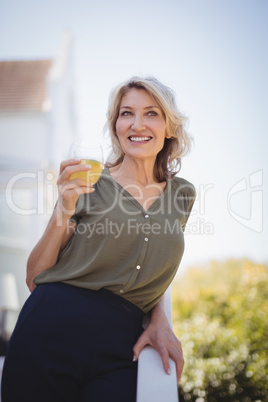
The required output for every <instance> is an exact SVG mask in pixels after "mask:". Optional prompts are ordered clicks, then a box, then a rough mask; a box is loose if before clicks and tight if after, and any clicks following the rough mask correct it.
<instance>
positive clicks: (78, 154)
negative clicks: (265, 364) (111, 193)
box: [69, 141, 103, 184]
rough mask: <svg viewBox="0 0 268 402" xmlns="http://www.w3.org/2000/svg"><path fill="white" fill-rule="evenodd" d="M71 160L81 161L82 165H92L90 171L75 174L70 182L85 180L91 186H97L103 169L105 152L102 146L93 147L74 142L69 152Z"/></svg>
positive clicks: (81, 142) (94, 145)
mask: <svg viewBox="0 0 268 402" xmlns="http://www.w3.org/2000/svg"><path fill="white" fill-rule="evenodd" d="M69 157H70V158H77V159H80V164H84V165H90V166H91V169H90V170H88V171H81V172H76V173H73V174H72V175H71V176H70V180H74V179H78V178H79V179H83V180H85V181H87V182H88V183H90V184H95V183H97V181H98V180H99V177H100V175H101V173H102V169H103V151H102V147H101V145H100V144H96V143H94V144H92V146H91V145H90V144H88V143H85V142H83V141H74V142H73V143H72V145H71V147H70V150H69Z"/></svg>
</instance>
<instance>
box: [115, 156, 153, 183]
mask: <svg viewBox="0 0 268 402" xmlns="http://www.w3.org/2000/svg"><path fill="white" fill-rule="evenodd" d="M154 165H155V160H142V159H140V160H138V159H132V158H129V157H127V156H125V158H124V160H123V162H122V163H121V164H120V165H118V166H116V167H115V168H114V169H111V171H112V172H113V174H114V176H115V177H117V178H119V177H121V178H125V179H128V180H129V181H130V182H132V183H139V184H140V185H142V186H146V185H149V184H152V183H156V182H157V180H156V178H155V176H154Z"/></svg>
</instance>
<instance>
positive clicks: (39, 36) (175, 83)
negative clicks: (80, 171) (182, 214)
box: [0, 0, 268, 265]
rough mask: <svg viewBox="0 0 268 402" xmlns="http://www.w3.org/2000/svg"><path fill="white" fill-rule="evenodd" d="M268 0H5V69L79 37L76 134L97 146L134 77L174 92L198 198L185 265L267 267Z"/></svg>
mask: <svg viewBox="0 0 268 402" xmlns="http://www.w3.org/2000/svg"><path fill="white" fill-rule="evenodd" d="M267 21H268V2H267V1H266V0H224V1H223V0H222V1H220V0H187V1H186V0H176V1H175V0H161V1H160V0H146V1H144V0H136V1H135V2H125V1H122V0H113V1H110V0H99V1H98V2H95V1H91V0H64V1H63V0H43V1H41V0H23V1H20V0H0V38H1V40H0V60H9V59H10V60H17V59H36V58H46V57H51V56H54V55H55V54H56V52H57V50H58V47H59V43H60V40H61V37H62V35H63V32H64V30H65V29H71V30H72V32H73V34H74V72H75V83H76V99H77V115H78V118H79V125H80V129H81V131H86V132H88V133H89V135H91V134H92V135H93V136H96V133H99V136H100V137H101V136H102V128H103V125H104V122H105V113H106V108H107V99H108V95H109V92H110V89H111V88H112V87H114V86H115V85H116V84H117V83H119V82H121V81H123V80H124V79H126V78H128V77H130V76H132V75H135V74H150V75H155V76H156V77H157V78H159V79H160V80H161V81H162V82H164V83H165V84H167V85H168V86H170V87H171V88H173V89H174V91H175V93H176V97H177V101H178V104H179V106H180V108H181V109H182V111H183V112H185V113H186V114H187V115H188V116H189V118H190V125H189V131H190V132H191V133H192V135H193V136H194V138H195V148H194V151H193V152H192V154H191V155H190V156H188V157H187V158H186V159H185V161H184V162H183V165H182V170H181V172H180V175H181V176H182V177H184V178H186V179H188V180H190V181H192V182H193V183H194V184H195V186H196V188H197V192H198V199H197V202H196V204H195V207H194V213H193V215H192V217H191V219H190V221H189V228H188V232H187V234H186V251H185V256H184V260H183V264H184V265H187V264H191V263H199V262H204V261H207V260H210V259H224V258H229V257H249V258H252V259H254V260H256V261H258V262H262V261H267V260H268V247H267V241H268V236H267V232H268V231H267V210H266V208H265V206H266V205H267V189H268V181H267V164H268V163H267V156H266V153H267V146H268V140H267V137H268V113H267V105H268V74H267V71H268V50H267V41H268V24H267Z"/></svg>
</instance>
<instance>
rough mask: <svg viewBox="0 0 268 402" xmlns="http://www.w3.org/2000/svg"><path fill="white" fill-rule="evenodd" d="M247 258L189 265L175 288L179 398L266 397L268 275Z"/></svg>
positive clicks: (210, 401) (244, 401) (242, 401)
mask: <svg viewBox="0 0 268 402" xmlns="http://www.w3.org/2000/svg"><path fill="white" fill-rule="evenodd" d="M267 272H268V271H267V267H266V266H264V265H256V264H253V263H251V262H249V261H240V260H238V261H235V260H231V261H227V262H224V263H222V262H221V263H216V262H213V263H211V264H210V265H209V266H208V267H204V268H199V269H196V268H195V269H189V270H188V271H187V272H186V274H185V275H184V276H183V277H181V278H180V279H179V280H178V281H177V283H176V284H175V286H174V287H173V290H172V293H173V313H174V331H175V333H176V335H177V336H178V338H179V339H180V340H181V342H182V346H183V351H184V358H185V368H184V372H183V376H182V381H181V385H180V387H179V392H180V402H183V401H196V402H214V401H215V402H216V401H233V402H235V401H238V402H253V401H255V402H257V401H258V402H265V401H268V320H267V317H268V314H267V313H268V286H267V285H268V274H267Z"/></svg>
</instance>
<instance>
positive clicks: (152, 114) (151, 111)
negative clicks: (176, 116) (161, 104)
mask: <svg viewBox="0 0 268 402" xmlns="http://www.w3.org/2000/svg"><path fill="white" fill-rule="evenodd" d="M148 115H149V116H157V113H156V112H155V111H154V110H150V112H148Z"/></svg>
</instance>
